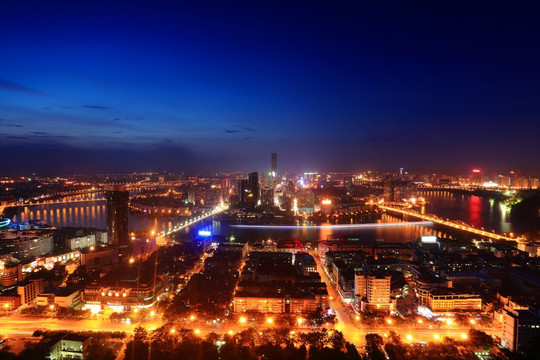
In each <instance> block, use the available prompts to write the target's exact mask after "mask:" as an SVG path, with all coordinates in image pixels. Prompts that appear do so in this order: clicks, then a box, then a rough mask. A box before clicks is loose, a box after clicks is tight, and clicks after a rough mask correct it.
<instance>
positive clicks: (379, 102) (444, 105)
mask: <svg viewBox="0 0 540 360" xmlns="http://www.w3.org/2000/svg"><path fill="white" fill-rule="evenodd" d="M86 3H87V4H83V2H82V1H66V2H54V1H39V2H29V1H24V0H18V1H2V2H1V3H0V151H1V152H2V154H3V159H7V160H8V161H3V162H2V164H0V175H1V174H2V173H5V174H8V173H22V172H34V171H37V172H39V173H44V172H49V173H50V172H56V171H67V172H72V171H79V172H104V171H106V172H111V171H118V172H126V171H130V170H137V171H139V170H171V171H181V170H211V169H216V170H252V169H253V170H268V168H269V166H270V153H271V152H277V153H278V157H279V160H278V165H279V167H280V168H281V169H298V170H357V169H364V168H386V169H389V168H397V167H405V168H409V169H412V168H428V167H433V168H436V169H450V168H470V167H473V166H474V167H482V168H486V169H487V168H506V167H519V166H540V162H539V160H538V159H539V155H540V150H539V143H540V141H539V134H540V120H539V115H540V22H539V21H538V18H539V17H540V7H539V6H538V5H534V4H532V2H522V3H520V2H505V3H506V4H503V2H493V1H489V2H487V1H486V2H474V5H471V2H470V1H463V2H459V1H457V2H456V1H448V2H442V1H430V2H426V3H419V2H411V1H407V2H403V1H399V2H395V3H385V4H384V5H383V4H369V5H367V4H362V3H363V2H362V1H351V2H347V1H263V0H261V1H245V2H234V1H218V2H207V1H171V2H163V1H152V2H150V1H148V2H146V3H144V2H134V1H129V2H124V3H122V2H118V1H107V2H103V3H100V2H99V1H92V2H86ZM372 3H379V2H372Z"/></svg>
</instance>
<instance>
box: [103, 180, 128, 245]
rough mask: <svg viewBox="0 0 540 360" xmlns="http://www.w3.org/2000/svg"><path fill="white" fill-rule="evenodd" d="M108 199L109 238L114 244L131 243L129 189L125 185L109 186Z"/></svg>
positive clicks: (106, 194)
mask: <svg viewBox="0 0 540 360" xmlns="http://www.w3.org/2000/svg"><path fill="white" fill-rule="evenodd" d="M105 198H106V199H107V239H108V241H109V242H110V243H111V244H112V245H116V246H126V245H128V244H129V229H128V228H129V191H128V190H126V188H125V187H123V186H109V187H107V188H106V191H105Z"/></svg>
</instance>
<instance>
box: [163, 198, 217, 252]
mask: <svg viewBox="0 0 540 360" xmlns="http://www.w3.org/2000/svg"><path fill="white" fill-rule="evenodd" d="M224 210H227V206H224V205H218V206H216V207H215V208H213V209H212V210H210V211H209V212H207V213H203V214H202V215H198V216H194V217H192V218H191V219H188V220H186V221H185V222H184V223H182V225H177V226H175V227H173V228H172V229H170V230H167V231H161V232H159V233H157V234H156V242H157V243H158V244H159V245H162V244H164V243H166V239H165V238H166V237H167V236H168V235H171V234H173V233H175V232H177V231H180V230H182V229H185V228H187V227H189V226H191V225H193V224H195V223H197V222H199V221H202V220H204V219H206V218H209V217H211V216H214V215H216V214H219V213H220V212H222V211H224Z"/></svg>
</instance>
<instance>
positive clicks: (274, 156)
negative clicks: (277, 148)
mask: <svg viewBox="0 0 540 360" xmlns="http://www.w3.org/2000/svg"><path fill="white" fill-rule="evenodd" d="M271 163H272V164H271V165H272V176H274V177H275V176H276V175H277V154H276V153H272V156H271Z"/></svg>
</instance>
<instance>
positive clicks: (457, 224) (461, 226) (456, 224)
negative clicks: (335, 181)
mask: <svg viewBox="0 0 540 360" xmlns="http://www.w3.org/2000/svg"><path fill="white" fill-rule="evenodd" d="M377 206H379V207H380V208H381V209H383V210H386V211H390V212H395V213H399V214H403V215H409V216H413V217H415V218H418V219H422V220H425V221H432V222H434V223H436V224H440V225H444V226H448V227H450V228H454V229H457V230H462V231H466V232H469V233H472V234H476V235H481V236H483V237H486V238H489V239H493V240H508V241H517V242H521V241H524V239H522V238H520V237H518V238H516V237H509V236H506V235H500V234H496V233H495V232H489V231H485V230H480V229H477V228H475V227H473V226H471V225H468V224H466V223H464V222H462V221H457V220H443V219H441V218H440V217H438V216H437V215H433V214H420V213H418V212H416V211H414V210H411V209H409V208H400V207H395V206H387V205H382V204H378V205H377Z"/></svg>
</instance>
